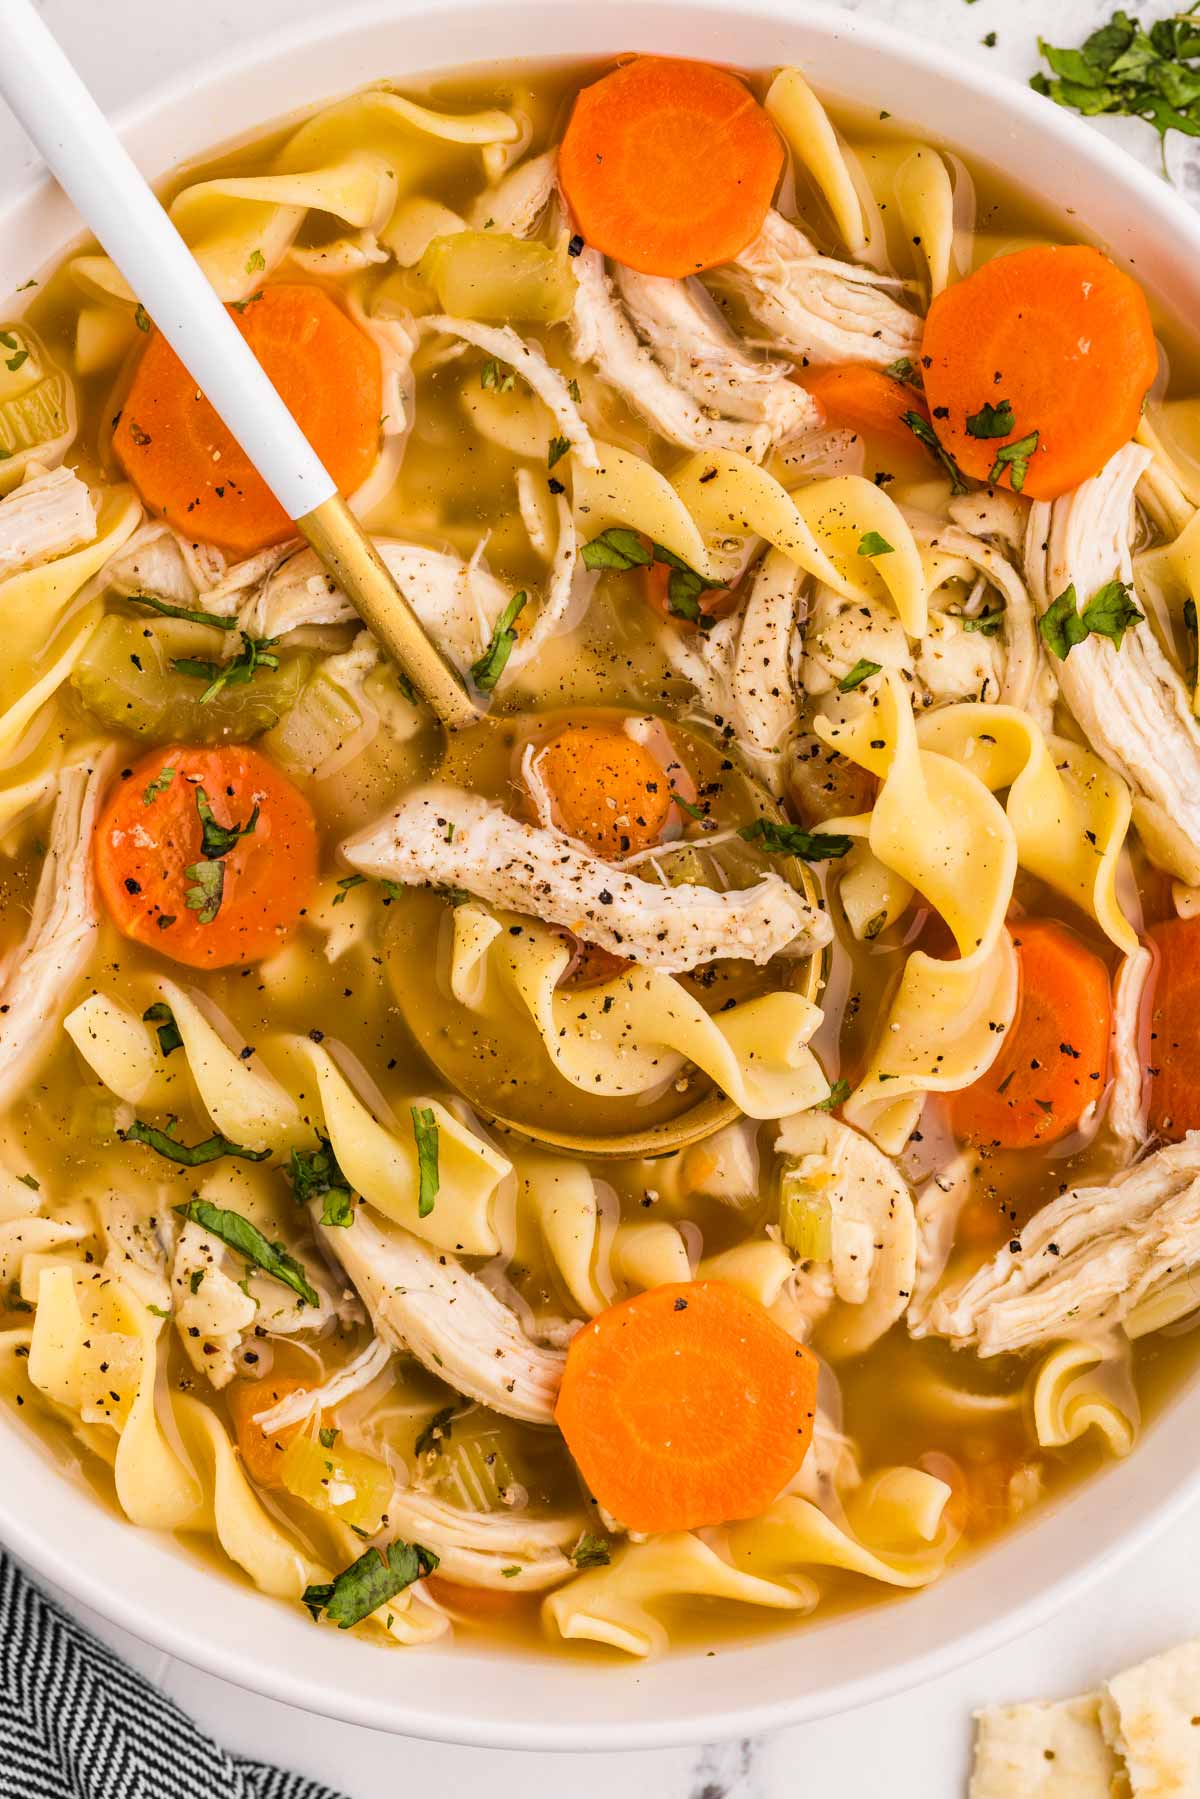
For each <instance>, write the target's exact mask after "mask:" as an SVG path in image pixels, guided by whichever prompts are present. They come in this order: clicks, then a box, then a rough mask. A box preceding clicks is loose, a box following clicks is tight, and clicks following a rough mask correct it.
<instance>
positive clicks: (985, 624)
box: [959, 606, 1004, 637]
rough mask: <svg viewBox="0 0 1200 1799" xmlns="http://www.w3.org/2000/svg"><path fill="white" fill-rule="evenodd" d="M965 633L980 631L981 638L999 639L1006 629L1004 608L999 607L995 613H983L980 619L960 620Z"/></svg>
mask: <svg viewBox="0 0 1200 1799" xmlns="http://www.w3.org/2000/svg"><path fill="white" fill-rule="evenodd" d="M959 623H960V624H961V626H962V628H963V630H964V631H978V632H979V634H980V636H981V637H999V635H1000V633H1001V631H1003V629H1004V607H1003V606H997V607H996V609H995V611H994V612H981V613H980V614H979V617H978V618H966V617H964V618H960V619H959Z"/></svg>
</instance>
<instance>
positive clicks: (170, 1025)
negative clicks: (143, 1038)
mask: <svg viewBox="0 0 1200 1799" xmlns="http://www.w3.org/2000/svg"><path fill="white" fill-rule="evenodd" d="M142 1020H143V1022H144V1023H145V1024H153V1025H157V1026H158V1047H159V1049H160V1050H161V1052H162V1054H163V1056H164V1057H166V1056H171V1055H174V1053H175V1051H176V1050H177V1049H182V1048H183V1037H182V1036H181V1034H180V1030H179V1026H178V1025H177V1024H176V1023H175V1014H174V1012H172V1010H171V1008H170V1006H169V1005H168V1004H167V1002H166V1000H165V999H160V1000H156V1001H155V1002H154V1004H153V1005H152V1006H148V1007H147V1009H146V1010H145V1011H144V1012H143V1013H142Z"/></svg>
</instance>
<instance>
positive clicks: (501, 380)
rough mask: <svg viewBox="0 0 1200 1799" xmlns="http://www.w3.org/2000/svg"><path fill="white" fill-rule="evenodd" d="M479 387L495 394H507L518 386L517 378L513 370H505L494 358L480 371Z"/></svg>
mask: <svg viewBox="0 0 1200 1799" xmlns="http://www.w3.org/2000/svg"><path fill="white" fill-rule="evenodd" d="M479 385H480V387H483V388H488V389H490V390H491V391H492V392H493V393H498V394H507V393H511V392H512V390H513V388H514V387H515V386H516V385H517V377H516V376H515V375H514V374H513V373H512V371H511V370H509V369H505V368H503V367H502V366H501V364H500V363H498V362H497V361H496V359H495V357H494V356H493V357H492V358H491V359H490V360H489V361H488V362H485V363H484V365H483V367H482V368H481V369H480V371H479Z"/></svg>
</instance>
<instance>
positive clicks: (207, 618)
mask: <svg viewBox="0 0 1200 1799" xmlns="http://www.w3.org/2000/svg"><path fill="white" fill-rule="evenodd" d="M126 598H127V599H128V601H129V603H130V605H132V606H148V607H149V609H150V611H151V612H159V613H161V614H162V616H163V617H164V618H186V619H187V621H188V623H189V624H192V625H212V627H213V629H214V630H216V631H235V630H236V629H237V619H236V618H228V617H226V616H225V614H224V613H221V612H201V610H200V608H199V607H198V606H171V605H169V604H168V603H167V601H166V600H156V599H155V598H154V597H153V596H152V595H151V594H148V593H131V594H127V595H126ZM204 666H205V667H206V668H211V667H212V666H213V664H212V663H205V665H204Z"/></svg>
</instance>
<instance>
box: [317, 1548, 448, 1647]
mask: <svg viewBox="0 0 1200 1799" xmlns="http://www.w3.org/2000/svg"><path fill="white" fill-rule="evenodd" d="M437 1566H438V1558H437V1556H436V1555H435V1554H434V1553H433V1550H432V1549H424V1548H422V1546H421V1544H420V1543H405V1542H402V1541H401V1539H400V1538H399V1537H397V1539H396V1541H395V1542H394V1543H389V1544H388V1546H387V1549H386V1551H385V1550H382V1549H368V1550H367V1551H366V1552H365V1553H364V1554H363V1555H360V1556H359V1558H358V1560H357V1561H356V1562H351V1564H350V1566H349V1567H348V1568H343V1569H342V1572H341V1573H340V1574H338V1575H336V1576H335V1577H334V1579H333V1580H331V1581H325V1582H322V1583H321V1584H320V1585H319V1586H312V1587H306V1588H305V1590H304V1593H303V1596H302V1598H303V1603H304V1604H305V1605H306V1606H307V1607H308V1610H309V1612H310V1614H311V1615H312V1617H313V1619H314V1621H315V1620H317V1619H319V1618H320V1616H321V1614H322V1612H324V1614H325V1617H326V1618H327V1619H328V1621H329V1622H330V1623H331V1624H336V1625H337V1627H338V1629H339V1630H349V1629H350V1628H351V1626H352V1625H354V1624H361V1623H362V1621H363V1619H364V1618H369V1617H370V1616H371V1613H372V1612H374V1611H378V1609H379V1607H380V1606H381V1605H386V1604H387V1603H388V1601H389V1599H394V1598H395V1597H396V1595H397V1593H402V1592H403V1591H404V1589H405V1588H406V1587H411V1586H412V1584H413V1582H414V1581H417V1580H422V1579H423V1578H424V1577H425V1575H427V1574H432V1573H433V1571H434V1569H435V1568H436V1567H437Z"/></svg>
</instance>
